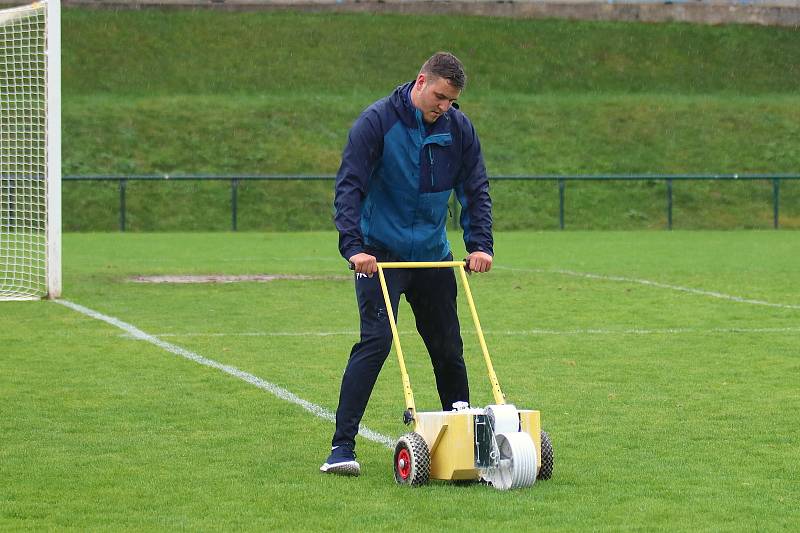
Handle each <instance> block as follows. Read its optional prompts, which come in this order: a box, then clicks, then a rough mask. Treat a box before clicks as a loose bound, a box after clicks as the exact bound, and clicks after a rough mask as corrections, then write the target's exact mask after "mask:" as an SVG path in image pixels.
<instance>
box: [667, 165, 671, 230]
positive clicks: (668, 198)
mask: <svg viewBox="0 0 800 533" xmlns="http://www.w3.org/2000/svg"><path fill="white" fill-rule="evenodd" d="M667 229H668V230H669V231H672V178H667Z"/></svg>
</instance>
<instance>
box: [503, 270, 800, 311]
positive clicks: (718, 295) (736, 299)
mask: <svg viewBox="0 0 800 533" xmlns="http://www.w3.org/2000/svg"><path fill="white" fill-rule="evenodd" d="M495 268H499V269H503V270H511V271H516V272H532V273H536V274H561V275H564V276H573V277H578V278H587V279H599V280H603V281H620V282H623V283H637V284H639V285H647V286H650V287H658V288H659V289H670V290H673V291H680V292H688V293H691V294H699V295H701V296H710V297H712V298H720V299H722V300H730V301H733V302H739V303H743V304H751V305H764V306H767V307H778V308H781V309H800V305H797V304H781V303H774V302H767V301H764V300H753V299H751V298H743V297H741V296H734V295H732V294H724V293H721V292H714V291H706V290H702V289H694V288H692V287H681V286H680V285H670V284H668V283H660V282H658V281H652V280H649V279H639V278H626V277H623V276H606V275H604V274H593V273H591V272H576V271H574V270H557V269H556V270H545V269H541V268H514V267H504V266H497V267H495Z"/></svg>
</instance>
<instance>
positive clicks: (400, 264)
mask: <svg viewBox="0 0 800 533" xmlns="http://www.w3.org/2000/svg"><path fill="white" fill-rule="evenodd" d="M464 265H466V263H465V262H464V261H396V262H385V263H378V266H380V267H382V268H452V267H458V266H461V267H463V266H464Z"/></svg>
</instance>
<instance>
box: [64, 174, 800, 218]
mask: <svg viewBox="0 0 800 533" xmlns="http://www.w3.org/2000/svg"><path fill="white" fill-rule="evenodd" d="M334 179H335V176H330V175H328V176H296V175H241V176H220V175H181V176H169V175H163V176H159V175H131V176H64V177H63V182H64V183H70V182H76V181H115V182H117V183H118V188H119V230H120V231H125V229H126V218H127V212H126V190H127V185H128V182H130V181H151V182H154V181H163V182H166V181H227V182H229V183H230V207H231V211H230V216H231V229H232V230H233V231H236V230H237V229H238V214H239V213H238V212H239V201H238V198H239V192H238V189H239V184H240V183H241V182H243V181H333V180H334ZM798 179H800V175H798V174H784V175H770V174H697V175H691V174H685V175H677V174H676V175H663V174H662V175H605V176H593V175H579V176H558V175H543V176H491V177H490V180H491V181H550V182H556V183H557V184H558V227H559V228H560V229H562V230H563V229H564V228H565V224H564V213H565V210H566V189H567V183H568V182H570V181H574V182H579V181H642V180H647V181H653V180H656V181H663V182H664V209H665V211H666V220H667V224H666V227H665V229H667V230H671V229H672V211H673V193H672V187H673V182H674V181H689V180H730V181H744V180H750V181H752V180H761V181H769V182H771V183H772V211H773V228H774V229H778V227H779V223H778V220H779V210H780V190H781V181H783V180H798ZM451 209H452V212H453V224H454V225H457V224H458V219H459V217H458V211H459V206H458V202H456V201H455V198H452V199H451Z"/></svg>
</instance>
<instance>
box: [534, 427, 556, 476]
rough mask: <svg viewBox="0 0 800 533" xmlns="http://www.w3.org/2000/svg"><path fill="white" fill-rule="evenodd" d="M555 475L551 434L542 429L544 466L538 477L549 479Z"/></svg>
mask: <svg viewBox="0 0 800 533" xmlns="http://www.w3.org/2000/svg"><path fill="white" fill-rule="evenodd" d="M551 477H553V443H552V442H550V435H548V434H547V432H546V431H542V467H541V468H540V469H539V474H538V475H537V476H536V479H544V480H548V479H550V478H551Z"/></svg>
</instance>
